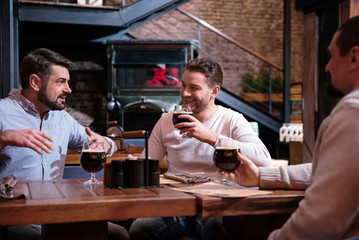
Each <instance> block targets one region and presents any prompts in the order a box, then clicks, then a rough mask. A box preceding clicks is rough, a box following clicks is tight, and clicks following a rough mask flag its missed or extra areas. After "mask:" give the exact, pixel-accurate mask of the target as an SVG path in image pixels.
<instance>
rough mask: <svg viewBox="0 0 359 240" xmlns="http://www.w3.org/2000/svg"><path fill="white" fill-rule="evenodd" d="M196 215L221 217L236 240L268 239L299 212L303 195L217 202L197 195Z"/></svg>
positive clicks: (287, 193) (281, 193)
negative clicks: (291, 216)
mask: <svg viewBox="0 0 359 240" xmlns="http://www.w3.org/2000/svg"><path fill="white" fill-rule="evenodd" d="M195 196H196V201H197V212H198V214H200V215H202V216H203V217H211V216H222V224H223V226H224V227H225V228H226V230H227V231H228V233H229V234H230V235H231V236H232V238H233V239H248V240H251V239H267V237H268V235H269V234H270V233H271V232H272V231H273V230H275V229H278V228H280V227H282V226H283V224H284V223H285V222H286V221H287V219H288V218H289V217H290V215H291V213H293V212H294V211H296V209H297V208H298V204H299V202H300V200H302V199H303V198H304V192H303V191H274V193H273V194H270V195H261V196H251V197H245V198H218V197H210V196H204V195H195Z"/></svg>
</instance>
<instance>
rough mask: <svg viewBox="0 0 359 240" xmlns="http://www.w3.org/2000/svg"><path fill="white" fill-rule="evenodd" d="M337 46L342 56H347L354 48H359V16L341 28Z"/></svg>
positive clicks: (344, 23) (346, 22)
mask: <svg viewBox="0 0 359 240" xmlns="http://www.w3.org/2000/svg"><path fill="white" fill-rule="evenodd" d="M337 32H339V36H338V38H337V42H336V45H337V47H338V48H339V53H340V55H341V56H344V55H345V54H347V53H348V52H349V51H350V49H352V47H354V46H357V47H359V16H356V17H353V18H351V19H349V20H347V21H345V22H343V24H342V25H340V26H339V28H338V30H337Z"/></svg>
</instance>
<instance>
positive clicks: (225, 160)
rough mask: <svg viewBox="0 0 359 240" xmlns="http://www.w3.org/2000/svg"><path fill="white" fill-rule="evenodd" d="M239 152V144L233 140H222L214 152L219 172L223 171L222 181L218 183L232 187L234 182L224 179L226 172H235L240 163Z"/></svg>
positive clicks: (214, 159)
mask: <svg viewBox="0 0 359 240" xmlns="http://www.w3.org/2000/svg"><path fill="white" fill-rule="evenodd" d="M238 151H239V146H238V142H237V141H235V140H233V139H224V138H220V139H219V140H218V144H217V146H216V148H215V150H214V154H213V161H214V164H215V165H216V167H217V168H219V170H221V171H222V179H221V180H220V181H218V182H219V183H221V184H226V185H231V184H232V182H231V181H229V180H228V179H226V178H225V177H224V172H231V171H233V170H235V169H236V168H237V167H238V166H239V165H240V163H241V162H240V161H239V160H238V159H237V152H238Z"/></svg>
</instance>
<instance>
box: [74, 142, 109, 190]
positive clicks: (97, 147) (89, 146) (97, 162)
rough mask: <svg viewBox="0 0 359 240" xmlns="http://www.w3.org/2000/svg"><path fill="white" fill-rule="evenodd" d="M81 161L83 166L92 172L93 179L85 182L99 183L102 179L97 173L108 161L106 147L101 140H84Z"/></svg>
mask: <svg viewBox="0 0 359 240" xmlns="http://www.w3.org/2000/svg"><path fill="white" fill-rule="evenodd" d="M80 163H81V166H82V168H83V169H84V170H85V171H86V172H89V173H90V174H91V179H90V180H87V181H85V182H84V183H85V184H91V185H92V184H99V183H101V181H99V180H97V179H96V177H95V175H96V173H97V172H99V171H101V170H102V169H103V166H104V164H105V163H106V153H105V147H104V145H103V143H102V142H101V143H100V142H84V143H83V147H82V151H81V157H80Z"/></svg>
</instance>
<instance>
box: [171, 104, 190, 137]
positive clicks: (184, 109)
mask: <svg viewBox="0 0 359 240" xmlns="http://www.w3.org/2000/svg"><path fill="white" fill-rule="evenodd" d="M179 115H191V116H193V112H192V109H191V107H190V106H186V105H175V107H174V111H173V117H172V123H173V125H176V124H177V123H182V122H191V121H190V120H188V119H185V118H178V116H179ZM178 129H179V130H181V129H182V128H178ZM182 136H183V137H185V136H186V134H183V135H182Z"/></svg>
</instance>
